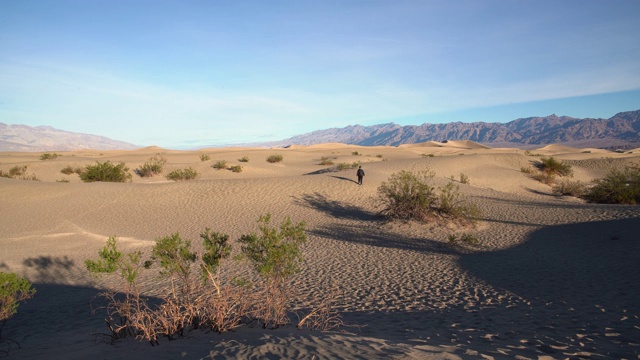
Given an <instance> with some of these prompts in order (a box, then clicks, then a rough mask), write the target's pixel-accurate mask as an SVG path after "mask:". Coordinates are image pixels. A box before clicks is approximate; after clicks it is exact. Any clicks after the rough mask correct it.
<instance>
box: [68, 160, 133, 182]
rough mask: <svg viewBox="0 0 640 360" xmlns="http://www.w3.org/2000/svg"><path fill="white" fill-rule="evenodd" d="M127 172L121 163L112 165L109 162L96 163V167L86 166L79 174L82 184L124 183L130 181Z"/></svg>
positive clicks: (126, 168) (129, 175)
mask: <svg viewBox="0 0 640 360" xmlns="http://www.w3.org/2000/svg"><path fill="white" fill-rule="evenodd" d="M128 171H129V168H128V167H127V166H126V165H125V163H123V162H121V163H119V164H118V165H114V164H113V163H111V161H105V162H103V163H101V162H99V161H97V162H96V165H87V166H86V167H85V168H84V170H83V171H82V173H81V174H80V179H81V180H82V181H84V182H93V181H106V182H126V181H131V174H129V173H128Z"/></svg>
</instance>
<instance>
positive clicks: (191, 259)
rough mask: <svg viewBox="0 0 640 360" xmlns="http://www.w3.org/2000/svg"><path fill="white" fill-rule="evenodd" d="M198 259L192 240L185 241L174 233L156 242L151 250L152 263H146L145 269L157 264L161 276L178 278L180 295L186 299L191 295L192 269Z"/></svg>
mask: <svg viewBox="0 0 640 360" xmlns="http://www.w3.org/2000/svg"><path fill="white" fill-rule="evenodd" d="M196 258H197V254H196V253H195V252H191V240H186V239H185V240H183V239H182V238H181V237H180V234H179V233H174V234H172V235H170V236H165V237H162V238H159V239H157V240H156V244H155V246H154V247H153V249H151V261H147V262H145V267H146V268H149V267H150V266H151V264H152V263H154V262H157V263H158V264H159V265H160V268H161V270H160V275H161V276H163V277H166V278H174V277H175V278H178V279H179V286H180V291H179V293H180V295H181V296H182V298H183V299H184V298H186V297H189V296H190V295H191V294H190V285H191V284H190V279H191V267H192V265H193V264H194V263H195V261H196ZM185 300H186V299H185Z"/></svg>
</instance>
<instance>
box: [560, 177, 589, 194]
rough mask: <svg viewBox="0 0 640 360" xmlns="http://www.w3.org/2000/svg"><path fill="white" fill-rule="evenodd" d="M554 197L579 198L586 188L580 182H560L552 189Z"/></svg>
mask: <svg viewBox="0 0 640 360" xmlns="http://www.w3.org/2000/svg"><path fill="white" fill-rule="evenodd" d="M552 191H553V193H554V194H555V195H568V196H575V197H581V196H582V195H584V194H585V193H586V192H587V186H586V184H585V183H583V182H582V181H580V180H576V181H571V180H561V181H559V182H558V183H557V184H555V185H554V186H553V188H552Z"/></svg>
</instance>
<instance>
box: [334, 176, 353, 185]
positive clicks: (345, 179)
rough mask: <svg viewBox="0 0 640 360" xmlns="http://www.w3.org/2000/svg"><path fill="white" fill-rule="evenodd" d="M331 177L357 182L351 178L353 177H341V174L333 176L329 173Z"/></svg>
mask: <svg viewBox="0 0 640 360" xmlns="http://www.w3.org/2000/svg"><path fill="white" fill-rule="evenodd" d="M331 177H332V178H336V179H340V180H345V181H350V182H354V183H356V184H357V183H358V182H357V181H355V180H353V179H349V178H346V177H343V176H334V175H331Z"/></svg>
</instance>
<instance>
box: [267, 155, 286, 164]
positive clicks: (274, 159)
mask: <svg viewBox="0 0 640 360" xmlns="http://www.w3.org/2000/svg"><path fill="white" fill-rule="evenodd" d="M282 160H283V157H282V155H278V154H274V155H269V157H268V158H267V162H270V163H279V162H282Z"/></svg>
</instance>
